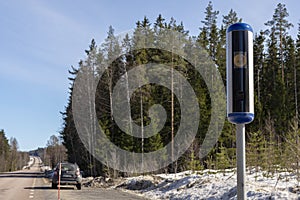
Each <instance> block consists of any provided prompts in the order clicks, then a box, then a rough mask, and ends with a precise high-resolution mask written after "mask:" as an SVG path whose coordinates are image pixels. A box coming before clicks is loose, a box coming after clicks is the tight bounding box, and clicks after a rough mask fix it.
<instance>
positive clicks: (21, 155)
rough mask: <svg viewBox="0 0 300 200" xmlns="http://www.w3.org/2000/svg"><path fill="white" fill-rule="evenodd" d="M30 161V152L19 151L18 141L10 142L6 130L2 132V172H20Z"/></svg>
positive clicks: (0, 140)
mask: <svg viewBox="0 0 300 200" xmlns="http://www.w3.org/2000/svg"><path fill="white" fill-rule="evenodd" d="M28 161H29V155H28V152H22V151H19V144H18V141H17V139H16V138H14V137H11V138H10V139H9V140H8V139H7V137H6V135H5V132H4V130H0V163H1V164H0V172H8V171H16V170H20V169H22V167H23V166H26V164H27V162H28Z"/></svg>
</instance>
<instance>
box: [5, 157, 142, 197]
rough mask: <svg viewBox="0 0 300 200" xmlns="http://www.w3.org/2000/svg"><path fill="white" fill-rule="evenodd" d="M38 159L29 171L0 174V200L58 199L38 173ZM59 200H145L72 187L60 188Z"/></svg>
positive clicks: (56, 193)
mask: <svg viewBox="0 0 300 200" xmlns="http://www.w3.org/2000/svg"><path fill="white" fill-rule="evenodd" d="M40 162H41V161H40V159H39V158H37V157H34V164H33V166H31V167H30V169H29V170H28V169H26V170H21V171H16V172H7V173H1V174H0V200H23V199H24V200H27V199H39V200H40V199H41V200H44V199H45V200H51V199H58V190H57V189H52V188H51V184H50V183H49V181H48V179H46V178H44V177H43V173H41V172H40V168H39V163H40ZM60 199H61V200H67V199H70V200H71V199H72V200H81V199H100V200H115V199H118V200H119V199H124V200H125V199H126V200H127V199H129V200H145V198H142V197H139V196H136V195H133V194H129V193H125V192H122V191H119V190H115V189H102V188H85V187H82V190H77V189H76V188H75V187H72V186H65V187H64V186H62V187H61V190H60Z"/></svg>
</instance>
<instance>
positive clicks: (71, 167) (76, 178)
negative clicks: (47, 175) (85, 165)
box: [52, 162, 82, 190]
mask: <svg viewBox="0 0 300 200" xmlns="http://www.w3.org/2000/svg"><path fill="white" fill-rule="evenodd" d="M60 166H61V176H60V185H76V187H77V189H78V190H81V182H82V176H81V173H80V169H79V167H78V165H77V164H72V163H68V162H63V163H61V164H60V163H58V164H57V165H56V167H55V168H54V173H53V176H52V188H53V189H56V188H57V186H58V181H59V180H58V175H59V167H60Z"/></svg>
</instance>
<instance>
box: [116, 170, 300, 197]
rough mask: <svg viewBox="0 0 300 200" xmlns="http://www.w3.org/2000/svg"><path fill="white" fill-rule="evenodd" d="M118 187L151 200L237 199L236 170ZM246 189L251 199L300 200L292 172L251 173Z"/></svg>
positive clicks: (153, 179)
mask: <svg viewBox="0 0 300 200" xmlns="http://www.w3.org/2000/svg"><path fill="white" fill-rule="evenodd" d="M117 187H121V188H123V189H125V190H127V191H129V190H130V191H133V192H135V193H138V194H140V195H142V196H144V197H146V198H149V199H173V200H177V199H178V200H179V199H187V200H192V199H208V200H217V199H223V200H234V199H237V195H236V193H237V190H236V169H230V170H226V171H216V170H203V171H197V172H191V171H185V172H181V173H177V174H159V175H146V176H139V177H131V178H127V179H126V181H125V182H124V183H122V184H121V185H119V186H117ZM246 190H247V199H255V200H259V199H261V200H263V199H287V200H290V199H298V200H300V187H298V182H297V178H296V175H295V174H293V173H289V172H278V173H274V174H273V175H272V174H268V173H267V172H264V171H260V170H259V171H258V172H255V171H250V170H248V171H247V178H246Z"/></svg>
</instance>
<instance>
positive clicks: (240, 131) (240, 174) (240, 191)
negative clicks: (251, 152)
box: [236, 124, 246, 200]
mask: <svg viewBox="0 0 300 200" xmlns="http://www.w3.org/2000/svg"><path fill="white" fill-rule="evenodd" d="M236 158H237V160H236V164H237V199H238V200H245V199H246V188H245V179H246V155H245V124H237V125H236Z"/></svg>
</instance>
